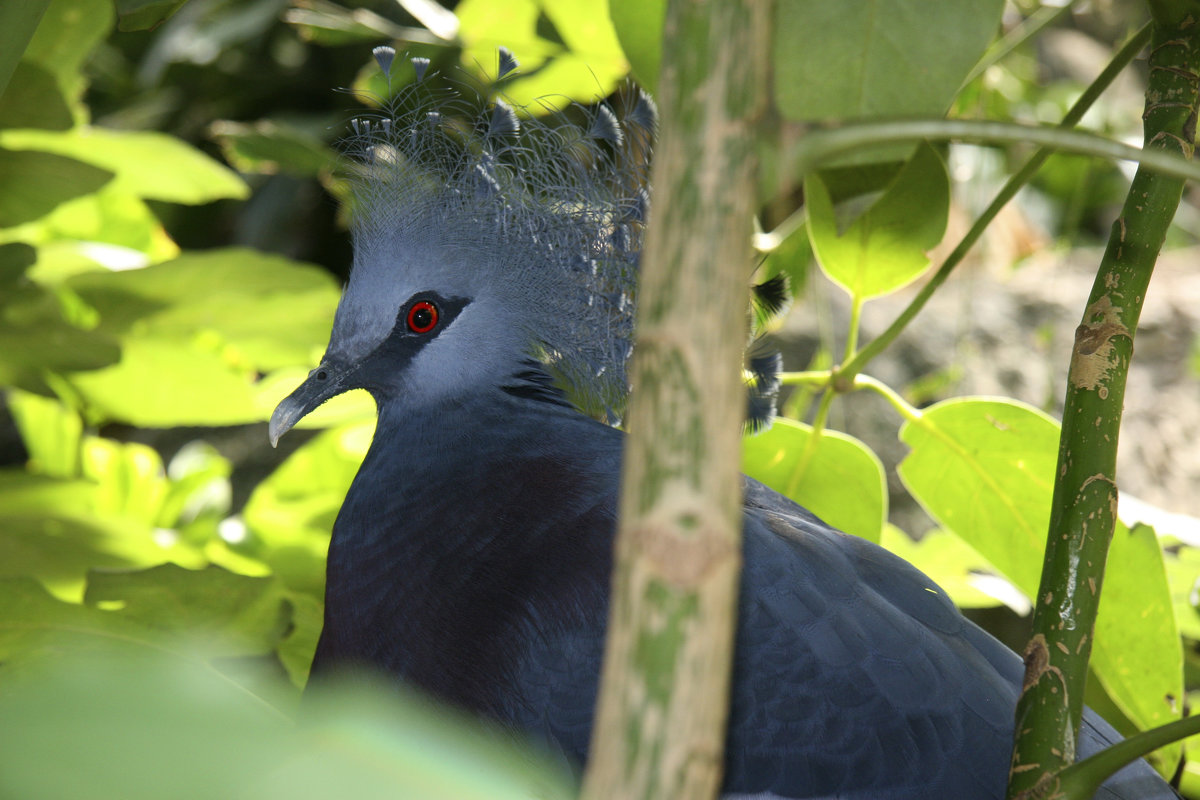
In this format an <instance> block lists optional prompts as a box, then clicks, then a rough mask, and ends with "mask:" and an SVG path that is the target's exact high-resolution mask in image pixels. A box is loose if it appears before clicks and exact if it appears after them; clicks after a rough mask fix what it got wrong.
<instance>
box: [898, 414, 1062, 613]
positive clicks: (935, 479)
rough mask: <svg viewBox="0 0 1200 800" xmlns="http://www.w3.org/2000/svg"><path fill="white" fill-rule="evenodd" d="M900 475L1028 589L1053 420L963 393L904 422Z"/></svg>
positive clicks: (1033, 581)
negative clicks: (906, 451) (907, 449)
mask: <svg viewBox="0 0 1200 800" xmlns="http://www.w3.org/2000/svg"><path fill="white" fill-rule="evenodd" d="M900 439H901V440H902V441H903V442H905V443H906V444H907V445H908V446H909V447H910V448H911V452H909V454H908V455H907V456H905V458H904V460H903V461H902V462H901V463H900V465H899V467H897V470H896V471H897V472H898V473H899V475H900V479H901V480H902V481H903V482H904V485H905V487H906V488H907V489H908V491H909V492H910V493H911V494H912V496H913V497H914V498H916V499H917V501H918V502H920V503H921V506H922V507H923V508H924V509H925V510H926V511H928V512H929V514H930V516H931V517H933V518H934V519H935V520H936V521H937V522H938V523H939V524H941V525H942V527H944V528H947V529H949V530H951V531H953V532H954V533H956V534H957V535H959V536H961V537H962V538H963V539H965V540H966V542H967V543H968V544H970V545H971V546H972V547H974V548H975V549H976V550H978V551H979V553H980V554H981V555H982V556H983V557H984V558H986V559H988V560H989V561H991V563H992V564H993V565H995V567H996V568H997V569H999V570H1000V572H1001V573H1003V574H1004V575H1005V576H1006V577H1007V578H1008V579H1009V580H1011V581H1012V582H1013V583H1014V584H1015V585H1016V586H1017V587H1018V588H1020V589H1021V591H1023V592H1025V594H1026V595H1027V596H1029V597H1032V596H1033V595H1034V594H1036V593H1037V587H1038V582H1039V580H1040V578H1041V573H1042V548H1043V546H1044V545H1045V542H1046V530H1047V526H1048V525H1049V522H1050V493H1051V491H1052V488H1053V485H1054V480H1053V476H1054V465H1055V463H1056V461H1057V452H1058V425H1057V424H1055V422H1054V420H1052V419H1051V418H1050V417H1048V416H1046V415H1045V414H1043V413H1042V412H1040V411H1038V410H1037V409H1034V408H1032V407H1030V406H1026V405H1023V404H1020V403H1017V402H1016V401H1012V400H1004V399H983V398H973V397H960V398H954V399H951V400H946V401H944V402H941V403H937V404H936V405H933V406H930V407H929V408H926V409H924V410H923V412H922V414H921V417H920V419H919V420H917V421H915V422H911V421H910V422H905V423H904V425H903V426H902V427H901V428H900Z"/></svg>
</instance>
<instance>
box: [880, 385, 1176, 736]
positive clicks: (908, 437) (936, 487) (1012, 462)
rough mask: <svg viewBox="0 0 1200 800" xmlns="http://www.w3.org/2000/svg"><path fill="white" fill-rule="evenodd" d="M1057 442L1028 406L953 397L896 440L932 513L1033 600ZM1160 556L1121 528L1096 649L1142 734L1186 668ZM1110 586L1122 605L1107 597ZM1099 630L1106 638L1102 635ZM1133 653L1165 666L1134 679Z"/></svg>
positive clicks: (1106, 677) (913, 488)
mask: <svg viewBox="0 0 1200 800" xmlns="http://www.w3.org/2000/svg"><path fill="white" fill-rule="evenodd" d="M1058 437H1059V429H1058V425H1056V424H1055V423H1054V421H1053V420H1052V419H1050V418H1049V417H1047V416H1046V415H1045V414H1043V413H1041V412H1040V411H1037V410H1036V409H1034V408H1031V407H1029V406H1024V405H1021V404H1019V403H1017V402H1015V401H1012V400H999V399H980V398H969V397H968V398H956V399H953V400H947V401H944V402H942V403H938V404H936V405H934V406H931V407H929V408H927V409H925V410H924V411H923V412H922V414H921V417H920V418H919V419H918V420H916V421H911V422H906V423H905V424H904V426H903V427H902V428H901V430H900V438H901V439H902V440H903V441H905V442H906V443H907V444H908V445H909V447H910V448H911V452H910V453H909V454H908V456H907V457H906V458H905V459H904V461H903V462H901V464H900V466H899V467H898V470H897V471H898V472H899V474H900V478H901V480H903V481H904V484H905V486H906V487H908V490H909V491H910V492H911V493H912V495H913V497H915V498H916V499H917V500H918V501H919V502H920V503H921V505H922V506H923V507H924V508H925V510H926V511H927V512H929V514H930V516H932V517H933V518H934V519H935V520H937V521H938V522H939V523H941V524H942V526H943V527H945V528H947V529H949V530H951V531H953V532H954V533H956V534H957V535H959V536H961V537H962V538H963V539H965V540H966V541H967V542H968V543H969V544H970V545H971V546H972V547H974V548H975V549H976V550H978V551H979V552H980V554H982V555H983V556H984V557H985V558H987V559H988V560H989V561H990V562H991V563H992V564H993V565H994V566H995V567H996V568H997V569H998V570H999V571H1000V572H1002V573H1003V574H1004V575H1005V576H1007V577H1008V578H1009V579H1010V580H1011V581H1012V582H1013V584H1014V585H1016V586H1017V588H1019V589H1020V590H1021V591H1022V592H1024V593H1025V594H1026V596H1027V597H1033V596H1035V595H1036V594H1037V591H1038V586H1039V584H1040V580H1041V568H1042V550H1043V547H1044V545H1045V540H1046V530H1047V528H1048V526H1049V522H1050V502H1051V497H1052V494H1053V485H1054V480H1053V476H1054V468H1055V464H1056V463H1057V451H1058ZM1151 550H1153V551H1154V552H1153V553H1151V552H1150V551H1151ZM1155 553H1157V548H1156V547H1150V546H1149V545H1148V544H1147V542H1146V541H1145V534H1142V535H1141V536H1140V537H1137V536H1130V535H1128V534H1127V533H1124V532H1123V529H1122V528H1118V532H1117V536H1116V539H1115V540H1114V545H1113V550H1112V554H1113V555H1112V556H1110V558H1109V562H1108V573H1107V575H1106V578H1105V594H1104V596H1103V598H1102V599H1101V603H1100V613H1099V617H1098V619H1097V634H1096V643H1095V649H1094V650H1093V653H1094V658H1095V661H1094V665H1095V668H1096V671H1097V674H1098V675H1099V676H1100V678H1101V680H1102V681H1103V682H1104V683H1105V687H1106V688H1107V689H1108V690H1109V692H1110V693H1111V694H1112V696H1113V699H1114V701H1115V702H1116V703H1117V705H1118V706H1119V707H1120V708H1121V709H1122V710H1123V711H1124V712H1125V713H1127V714H1129V715H1130V717H1131V718H1132V719H1133V720H1134V721H1135V722H1136V723H1137V724H1138V725H1139V726H1141V727H1142V728H1143V729H1144V728H1146V727H1149V726H1151V725H1153V724H1155V723H1156V720H1161V719H1163V718H1165V717H1164V716H1163V714H1165V713H1166V709H1165V708H1164V706H1163V703H1162V699H1163V698H1164V697H1167V696H1175V697H1177V696H1178V692H1179V691H1180V687H1179V674H1178V668H1177V667H1172V665H1177V664H1179V663H1180V661H1179V659H1180V656H1179V637H1178V633H1177V632H1176V631H1175V628H1174V621H1173V618H1172V609H1171V599H1170V593H1169V591H1168V588H1167V583H1166V580H1165V577H1163V576H1162V573H1163V567H1162V562H1161V557H1160V556H1157V555H1155ZM1109 586H1115V587H1116V592H1115V594H1116V597H1117V598H1118V599H1116V600H1111V599H1110V598H1109V596H1108V594H1107V589H1108V587H1109ZM1101 631H1109V632H1110V633H1109V634H1108V636H1107V637H1102V636H1101ZM1131 648H1132V649H1135V650H1137V651H1140V652H1141V653H1144V654H1146V655H1145V657H1146V658H1148V659H1158V660H1161V661H1162V662H1163V664H1162V666H1161V668H1157V669H1154V670H1150V671H1149V673H1146V672H1143V673H1141V674H1139V677H1138V679H1137V681H1132V680H1130V679H1129V675H1130V674H1131V673H1130V672H1129V670H1137V669H1140V667H1139V666H1138V663H1139V659H1140V658H1141V656H1126V655H1125V654H1124V653H1123V651H1124V650H1128V649H1131ZM1173 669H1174V673H1173V674H1172V670H1173ZM1110 673H1111V674H1110ZM1135 684H1136V685H1135Z"/></svg>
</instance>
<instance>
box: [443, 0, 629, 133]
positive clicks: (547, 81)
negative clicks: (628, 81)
mask: <svg viewBox="0 0 1200 800" xmlns="http://www.w3.org/2000/svg"><path fill="white" fill-rule="evenodd" d="M455 13H456V14H457V15H458V20H459V24H460V28H459V36H460V38H461V39H462V41H463V42H464V44H465V46H464V49H463V54H462V60H463V64H464V65H466V66H467V67H468V68H469V69H471V70H473V71H476V72H480V71H482V72H483V73H485V74H486V76H487V77H488V78H489V79H494V78H495V77H496V65H497V52H498V49H499V48H500V47H501V46H503V47H507V48H508V49H509V50H511V51H512V52H513V55H515V56H516V57H517V61H519V62H520V64H521V68H520V71H519V72H518V73H516V77H514V78H513V79H511V80H509V81H507V82H505V84H504V94H505V96H506V97H508V98H509V99H511V100H512V101H513V102H514V103H516V104H518V105H522V106H529V107H530V108H531V109H533V110H536V109H538V108H540V107H541V106H540V105H539V104H538V103H537V101H538V100H544V99H545V98H566V99H569V100H577V101H580V102H584V103H588V102H591V101H593V100H596V99H597V98H603V97H607V96H608V95H609V94H611V93H612V91H613V90H614V89H615V88H616V87H617V84H618V82H619V81H620V80H621V78H622V77H624V76H625V74H626V73H627V72H628V70H629V64H628V62H626V60H625V54H624V52H623V51H622V50H621V46H620V43H619V42H618V41H617V35H616V32H615V31H614V30H613V27H612V22H611V20H610V19H609V16H608V3H607V2H606V0H600V2H596V0H543V2H537V0H511V2H506V3H502V4H498V3H494V2H490V0H462V2H460V3H459V4H458V6H457V7H456V8H455ZM547 25H548V26H549V27H550V28H552V30H553V33H546V34H545V35H543V32H544V31H545V26H547ZM547 36H553V37H554V38H547Z"/></svg>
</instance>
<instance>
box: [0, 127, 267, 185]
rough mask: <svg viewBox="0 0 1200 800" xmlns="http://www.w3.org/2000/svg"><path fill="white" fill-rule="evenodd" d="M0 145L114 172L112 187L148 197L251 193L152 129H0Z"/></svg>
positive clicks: (208, 161) (200, 155)
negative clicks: (48, 154)
mask: <svg viewBox="0 0 1200 800" xmlns="http://www.w3.org/2000/svg"><path fill="white" fill-rule="evenodd" d="M0 145H2V146H4V147H7V148H10V149H12V150H22V151H28V150H33V151H41V152H46V153H56V154H58V155H60V156H68V157H70V158H73V159H76V160H78V161H83V162H86V163H88V164H91V165H93V166H95V167H100V168H102V169H104V170H106V171H108V172H111V173H112V174H113V175H114V176H115V178H114V180H113V188H114V189H115V190H117V191H120V192H124V193H126V194H132V195H135V196H137V197H143V198H147V199H151V200H166V201H168V202H173V203H209V202H212V201H213V200H221V199H225V198H236V199H241V198H245V197H247V196H248V195H249V194H250V190H249V188H248V187H247V186H246V184H245V182H244V181H243V180H242V179H241V178H240V177H238V175H237V173H235V172H233V171H231V170H230V169H229V168H228V167H226V166H224V165H222V164H219V163H218V162H216V161H214V160H213V159H211V158H209V157H208V156H206V155H204V154H203V153H201V152H200V151H199V150H196V149H195V148H194V147H192V146H191V145H189V144H187V143H185V142H183V141H182V140H180V139H176V138H175V137H173V136H168V135H167V134H165V133H158V132H156V131H115V130H109V129H107V128H98V127H80V128H73V129H71V130H69V131H66V132H62V133H59V132H55V131H37V130H20V131H5V132H0Z"/></svg>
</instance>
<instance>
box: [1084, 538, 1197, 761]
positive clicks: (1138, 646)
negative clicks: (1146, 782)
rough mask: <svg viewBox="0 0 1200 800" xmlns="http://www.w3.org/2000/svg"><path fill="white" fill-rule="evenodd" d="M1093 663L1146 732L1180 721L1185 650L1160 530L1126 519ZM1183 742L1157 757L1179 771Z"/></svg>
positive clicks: (1109, 573)
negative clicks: (1128, 524)
mask: <svg viewBox="0 0 1200 800" xmlns="http://www.w3.org/2000/svg"><path fill="white" fill-rule="evenodd" d="M1108 564H1109V569H1108V570H1106V571H1105V575H1104V587H1103V593H1102V594H1101V597H1100V613H1099V615H1098V616H1097V618H1096V643H1095V648H1094V649H1093V651H1092V663H1091V666H1092V668H1093V669H1094V670H1095V671H1096V675H1097V676H1098V677H1099V678H1100V680H1101V682H1102V683H1103V684H1104V688H1105V689H1107V690H1108V693H1109V695H1110V696H1111V697H1112V698H1113V702H1115V703H1116V704H1117V706H1118V707H1119V708H1120V709H1121V711H1122V712H1124V714H1125V716H1127V717H1129V718H1130V719H1131V720H1133V721H1134V722H1135V723H1137V726H1138V727H1139V728H1140V729H1142V730H1149V729H1150V728H1153V727H1156V726H1159V725H1165V724H1167V723H1168V722H1172V721H1174V720H1176V719H1179V716H1180V708H1179V704H1178V700H1177V699H1173V698H1179V697H1182V696H1183V650H1182V647H1181V646H1180V641H1179V630H1178V628H1177V627H1176V626H1175V617H1174V612H1173V609H1172V607H1171V592H1170V589H1169V587H1168V585H1167V573H1166V569H1165V567H1164V566H1163V555H1162V550H1161V548H1160V547H1159V544H1158V538H1157V537H1156V536H1155V535H1154V529H1153V528H1151V527H1149V526H1147V525H1135V526H1134V528H1133V529H1132V530H1130V529H1129V528H1126V527H1125V526H1124V525H1122V524H1121V523H1119V522H1118V523H1117V529H1116V531H1115V532H1114V534H1113V540H1112V545H1111V547H1110V549H1109V551H1108ZM1179 755H1180V745H1179V744H1175V745H1171V746H1170V747H1167V748H1164V749H1163V750H1159V751H1156V752H1155V753H1154V755H1153V760H1154V761H1155V763H1156V764H1158V765H1159V766H1160V767H1162V768H1164V769H1165V770H1168V771H1169V770H1172V769H1174V766H1175V764H1176V763H1177V762H1178V760H1179Z"/></svg>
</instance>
